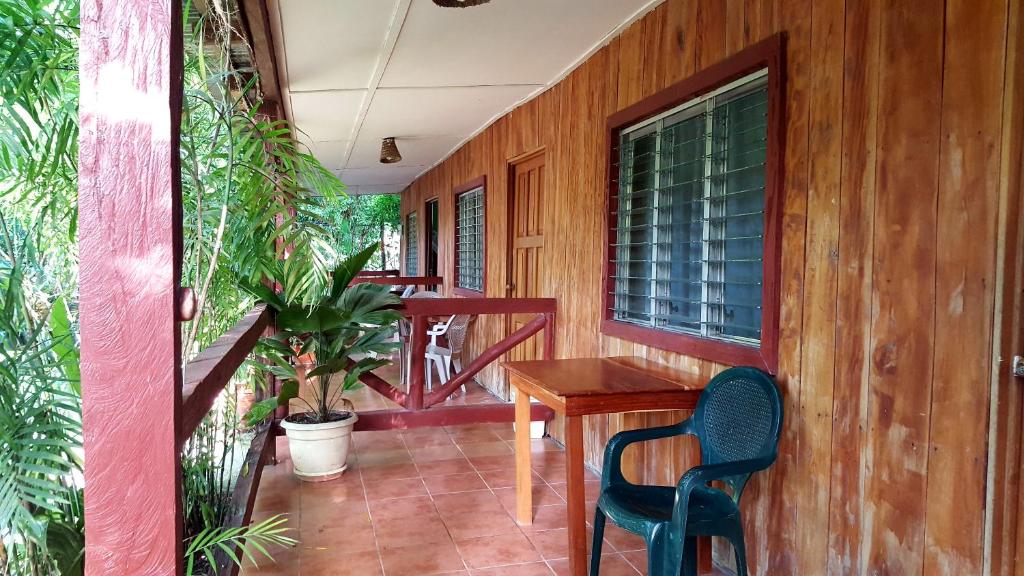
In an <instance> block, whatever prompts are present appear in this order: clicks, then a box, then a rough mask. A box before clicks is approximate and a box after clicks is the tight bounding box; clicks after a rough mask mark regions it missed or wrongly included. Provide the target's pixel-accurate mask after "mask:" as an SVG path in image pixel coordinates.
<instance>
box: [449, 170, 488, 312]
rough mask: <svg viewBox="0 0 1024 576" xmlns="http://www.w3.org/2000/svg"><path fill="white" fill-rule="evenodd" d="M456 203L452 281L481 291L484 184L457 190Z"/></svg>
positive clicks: (482, 279)
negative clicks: (453, 278)
mask: <svg viewBox="0 0 1024 576" xmlns="http://www.w3.org/2000/svg"><path fill="white" fill-rule="evenodd" d="M455 204H456V206H455V278H456V284H455V285H456V286H457V287H458V288H463V289H466V290H472V291H474V292H483V291H484V187H483V186H476V187H475V188H472V189H470V190H468V191H466V192H463V193H461V194H459V195H458V196H456V199H455Z"/></svg>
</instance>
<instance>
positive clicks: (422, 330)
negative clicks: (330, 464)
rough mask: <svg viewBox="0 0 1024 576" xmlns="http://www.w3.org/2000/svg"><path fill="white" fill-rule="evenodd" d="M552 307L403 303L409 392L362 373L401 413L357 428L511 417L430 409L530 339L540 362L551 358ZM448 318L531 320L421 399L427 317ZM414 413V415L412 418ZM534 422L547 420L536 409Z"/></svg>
mask: <svg viewBox="0 0 1024 576" xmlns="http://www.w3.org/2000/svg"><path fill="white" fill-rule="evenodd" d="M556 309H557V302H556V300H555V299H553V298H430V299H426V298H424V299H405V300H403V302H402V308H401V312H402V313H403V314H404V315H405V316H406V318H408V320H409V322H410V323H411V325H412V327H411V330H410V334H411V336H410V342H409V355H410V367H409V387H408V390H409V391H408V392H403V391H401V390H399V389H397V388H396V387H395V386H393V385H392V384H390V383H389V382H387V381H385V380H384V379H383V378H380V377H379V376H377V375H376V374H373V373H364V374H362V375H361V376H360V380H361V381H362V382H363V383H364V384H366V385H367V386H369V387H370V388H373V389H374V390H376V391H377V392H379V393H380V394H382V395H384V396H385V397H387V398H390V399H391V400H392V401H394V402H395V403H397V404H399V405H401V406H402V407H403V408H405V410H406V411H405V412H401V413H396V412H394V411H391V412H386V411H385V412H381V413H371V414H360V423H359V424H357V426H358V427H360V428H362V429H380V428H389V427H411V426H420V425H447V424H455V423H459V422H469V421H500V420H503V419H504V418H505V417H506V414H505V412H508V414H507V416H511V412H510V411H508V410H506V408H510V406H505V405H500V404H499V405H484V406H474V407H468V406H467V407H458V410H449V409H447V408H445V409H441V408H433V409H430V408H431V407H432V406H435V405H437V404H440V403H442V402H444V401H445V400H446V399H448V397H450V396H451V395H452V394H453V393H455V391H456V390H458V389H459V388H460V387H462V385H463V384H466V383H467V382H469V381H470V380H471V379H472V378H473V377H474V376H476V375H477V374H478V373H479V372H480V371H481V370H482V369H483V368H484V367H485V366H487V365H488V364H490V363H492V362H494V361H495V360H497V359H499V358H500V357H501V356H502V355H504V354H506V353H508V352H509V351H510V350H512V349H513V348H515V347H516V346H518V345H519V344H521V343H523V342H524V341H526V340H527V339H529V338H530V337H532V336H534V335H535V334H537V333H539V332H541V331H543V332H544V336H543V337H544V347H543V351H544V358H553V357H554V353H555V311H556ZM453 314H468V315H473V316H482V315H509V314H533V315H535V316H534V318H533V319H532V320H530V321H529V322H527V323H526V324H525V325H523V326H522V327H521V328H519V329H518V330H516V331H514V332H512V333H511V334H509V335H508V336H506V337H505V338H504V339H502V340H501V341H499V342H497V343H496V344H494V345H492V346H490V347H489V348H487V349H486V350H484V351H483V352H482V353H481V354H480V355H479V356H477V357H476V358H475V359H474V360H473V361H472V362H470V363H469V365H467V366H466V367H465V368H463V370H462V371H461V372H459V374H458V375H456V376H455V377H454V378H452V379H451V380H449V381H448V382H446V383H445V384H444V385H443V386H441V387H439V388H437V389H435V390H433V391H431V392H430V393H428V394H425V393H424V387H425V386H424V385H425V380H426V369H425V365H424V362H425V357H424V354H425V352H426V347H427V328H428V324H429V320H430V318H432V317H448V316H451V315H453ZM416 412H419V414H414V413H416ZM535 412H536V414H535V416H537V417H538V418H539V419H540V418H549V417H550V413H549V411H547V410H546V409H545V408H543V407H542V406H538V407H537V409H536V410H535Z"/></svg>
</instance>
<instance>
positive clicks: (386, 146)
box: [380, 136, 402, 164]
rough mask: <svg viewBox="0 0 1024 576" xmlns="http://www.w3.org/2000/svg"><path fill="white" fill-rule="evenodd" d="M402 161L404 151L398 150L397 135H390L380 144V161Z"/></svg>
mask: <svg viewBox="0 0 1024 576" xmlns="http://www.w3.org/2000/svg"><path fill="white" fill-rule="evenodd" d="M401 161H402V153H401V152H399V151H398V145H397V144H395V137H394V136H388V137H387V138H385V139H384V141H383V142H381V144H380V163H381V164H394V163H395V162H401Z"/></svg>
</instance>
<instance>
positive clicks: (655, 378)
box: [502, 357, 710, 576]
mask: <svg viewBox="0 0 1024 576" xmlns="http://www.w3.org/2000/svg"><path fill="white" fill-rule="evenodd" d="M502 366H504V367H505V369H506V370H508V374H509V381H510V383H511V384H512V386H513V387H515V389H516V400H515V402H516V437H515V448H516V520H517V521H518V522H519V523H520V524H524V525H527V524H532V523H533V492H532V490H533V482H532V479H531V469H530V398H531V397H533V398H536V399H538V400H539V401H541V402H543V403H544V404H546V405H547V406H549V407H551V408H552V409H553V410H555V411H556V412H559V413H561V414H563V415H564V416H565V460H566V481H567V485H566V490H567V497H566V500H567V502H568V514H569V566H570V568H571V571H572V574H573V575H574V576H583V575H585V574H586V573H587V526H586V522H587V518H586V500H585V498H584V489H583V486H584V484H583V481H584V478H583V416H585V415H588V414H607V413H614V412H639V411H644V410H688V409H693V408H694V407H696V405H697V399H698V398H699V397H700V393H701V391H702V390H703V389H704V385H705V384H706V382H704V381H703V380H701V379H700V378H699V377H697V376H695V375H693V374H689V373H685V372H681V371H678V370H675V369H672V368H670V367H668V366H665V365H664V364H658V363H656V362H652V361H649V360H647V359H645V358H637V357H616V358H576V359H567V360H526V361H517V362H504V363H502ZM700 548H701V551H700V552H699V556H700V557H701V562H700V564H701V569H702V571H703V570H704V569H706V568H707V567H709V566H708V565H709V561H710V546H708V545H707V543H706V542H702V543H701V546H700Z"/></svg>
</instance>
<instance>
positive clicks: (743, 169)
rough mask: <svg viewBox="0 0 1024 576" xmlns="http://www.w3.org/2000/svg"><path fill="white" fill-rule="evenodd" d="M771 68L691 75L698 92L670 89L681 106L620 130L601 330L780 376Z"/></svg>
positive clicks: (723, 68) (616, 131) (690, 85)
mask: <svg viewBox="0 0 1024 576" xmlns="http://www.w3.org/2000/svg"><path fill="white" fill-rule="evenodd" d="M759 47H760V46H759ZM759 47H755V48H759ZM762 48H763V47H762ZM740 56H747V58H746V60H750V54H744V53H741V54H740V55H738V56H737V58H739V57H740ZM766 60H767V61H764V62H756V61H755V63H757V64H759V65H757V66H755V67H754V68H753V70H751V68H750V67H749V63H747V64H745V65H746V66H747V67H746V68H745V69H742V70H740V71H737V70H730V61H726V62H724V63H723V64H720V65H717V66H716V67H715V69H709V71H707V72H705V73H702V74H699V75H698V77H696V78H697V80H702V78H701V76H704V77H705V78H704V79H703V80H704V82H705V85H704V86H703V87H699V88H697V89H696V90H695V89H694V88H695V86H694V82H695V81H693V80H691V81H684V82H682V83H680V85H677V86H676V87H673V88H670V89H669V91H672V90H673V89H676V90H678V91H680V92H681V93H682V95H683V97H682V98H679V99H676V100H675V105H674V106H673V105H669V106H662V107H661V108H659V109H656V110H654V111H648V113H647V114H642V113H641V114H637V113H636V110H637V108H635V107H634V108H633V109H627V110H626V111H624V112H630V113H631V115H632V118H630V117H629V116H625V117H623V116H619V118H620V121H619V122H618V123H615V124H613V126H612V138H613V141H612V154H613V167H612V175H613V182H612V186H611V190H612V193H613V196H612V198H611V202H610V203H609V208H610V210H611V214H610V218H609V228H610V230H609V247H608V250H609V253H608V256H609V267H608V278H607V286H608V294H607V297H606V299H605V302H606V308H607V310H606V321H605V323H604V324H603V328H604V330H605V332H607V333H611V334H613V335H616V336H620V337H626V338H630V339H634V340H637V341H641V342H643V343H646V344H649V345H652V346H655V347H661V348H667V349H670V350H675V351H678V352H681V353H685V354H690V355H695V356H699V357H703V358H707V359H710V360H714V361H718V362H726V363H734V364H739V363H743V364H753V365H758V366H759V367H761V368H765V369H768V370H770V371H774V368H775V359H774V356H775V354H776V353H775V331H776V330H777V320H776V319H777V313H776V309H777V303H776V302H775V299H776V298H777V296H776V295H777V290H776V289H775V288H774V283H775V277H776V270H777V266H778V263H777V258H778V251H777V250H776V249H774V248H773V246H774V243H775V241H776V238H777V237H778V230H777V224H776V222H775V220H776V219H777V215H778V210H777V209H776V207H775V206H774V202H775V196H776V193H775V192H776V188H777V186H776V185H775V177H776V175H777V173H778V170H777V166H776V163H777V154H773V152H774V148H775V147H777V146H779V144H780V142H778V140H773V139H772V135H773V134H777V133H778V132H776V131H775V130H773V126H772V123H773V121H774V122H778V118H777V116H778V113H777V111H776V109H775V108H773V107H772V106H771V102H770V100H771V98H772V94H773V89H777V85H778V83H777V82H773V80H774V78H773V77H772V74H773V70H772V63H773V62H774V60H773V59H772V58H767V59H766ZM740 61H744V62H745V60H744V59H742V58H741V59H740ZM715 72H718V73H721V74H722V76H724V77H723V78H720V79H719V81H717V82H708V81H707V80H706V78H707V77H709V76H714V73H715ZM654 98H655V100H654V101H656V102H658V103H662V102H664V101H665V98H664V96H662V95H656V96H655V97H654ZM641 104H644V103H643V102H642V103H641ZM666 108H667V109H666ZM613 118H614V117H613ZM622 120H625V121H622Z"/></svg>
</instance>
